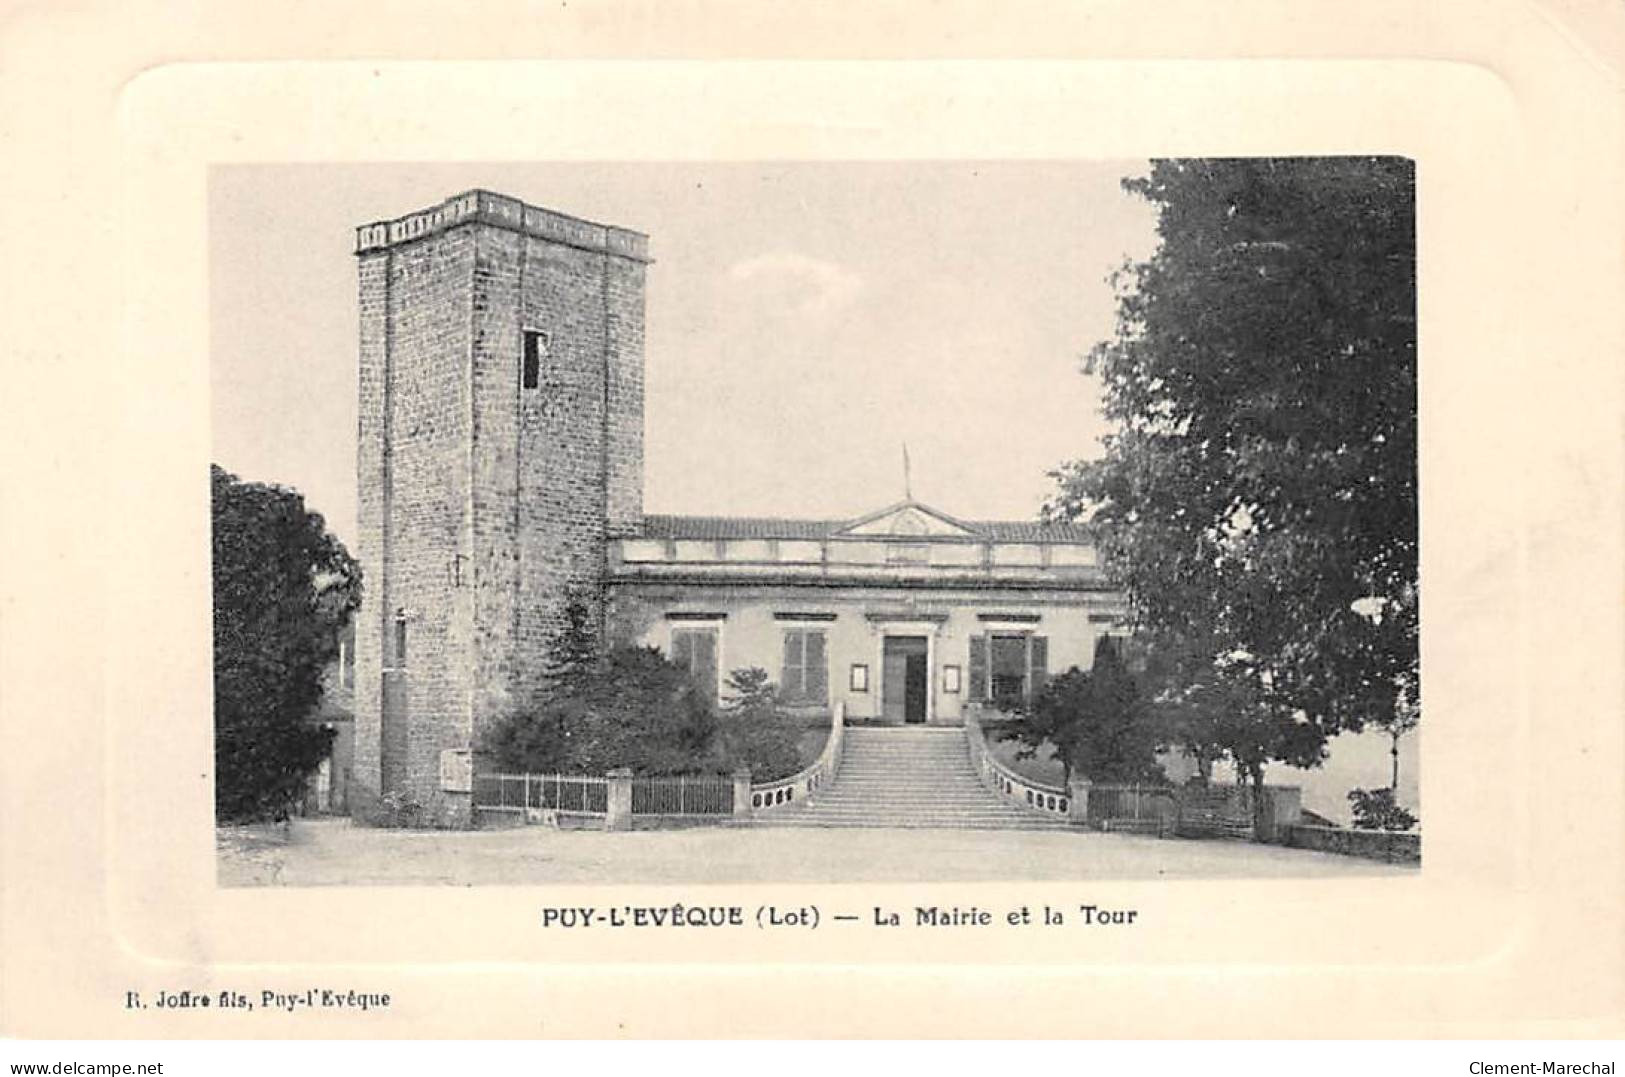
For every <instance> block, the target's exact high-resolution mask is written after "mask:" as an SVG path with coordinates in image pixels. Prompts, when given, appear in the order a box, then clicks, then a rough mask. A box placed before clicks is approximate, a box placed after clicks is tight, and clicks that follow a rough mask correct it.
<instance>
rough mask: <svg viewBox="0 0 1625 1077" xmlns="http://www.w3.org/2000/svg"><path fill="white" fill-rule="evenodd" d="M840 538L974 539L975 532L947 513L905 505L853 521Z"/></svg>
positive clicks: (904, 503) (917, 503) (925, 507)
mask: <svg viewBox="0 0 1625 1077" xmlns="http://www.w3.org/2000/svg"><path fill="white" fill-rule="evenodd" d="M835 534H837V535H843V536H851V537H853V538H877V537H880V538H975V537H976V532H974V531H972V530H971V529H970V528H969V527H967V526H965V525H964V524H962V523H960V522H959V521H958V520H955V519H954V518H953V517H952V516H949V515H948V514H947V513H945V512H938V511H937V510H936V509H933V508H931V507H930V506H929V505H921V504H920V503H919V502H917V501H904V502H901V503H899V504H896V505H891V506H889V507H887V508H884V509H881V510H880V511H879V512H872V513H870V514H869V515H867V516H864V517H861V518H859V519H857V520H854V521H853V522H852V523H850V524H847V525H846V526H845V527H843V528H841V529H840V530H839V531H837V532H835Z"/></svg>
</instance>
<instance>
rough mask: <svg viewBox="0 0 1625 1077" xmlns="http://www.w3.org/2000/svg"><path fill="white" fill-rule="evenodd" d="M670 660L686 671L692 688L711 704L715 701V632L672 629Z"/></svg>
mask: <svg viewBox="0 0 1625 1077" xmlns="http://www.w3.org/2000/svg"><path fill="white" fill-rule="evenodd" d="M671 660H672V662H673V663H675V664H676V665H679V666H682V667H684V668H685V669H687V670H688V675H689V676H690V677H691V678H692V679H693V681H694V686H695V687H696V688H698V689H699V690H700V691H701V692H703V693H705V697H706V699H708V700H710V701H711V702H712V703H713V704H715V703H716V701H717V630H716V629H714V628H674V629H672V632H671Z"/></svg>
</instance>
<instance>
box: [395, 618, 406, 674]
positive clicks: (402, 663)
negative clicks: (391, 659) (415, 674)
mask: <svg viewBox="0 0 1625 1077" xmlns="http://www.w3.org/2000/svg"><path fill="white" fill-rule="evenodd" d="M395 668H396V669H405V668H406V615H405V614H397V615H396V616H395Z"/></svg>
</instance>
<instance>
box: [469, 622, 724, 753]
mask: <svg viewBox="0 0 1625 1077" xmlns="http://www.w3.org/2000/svg"><path fill="white" fill-rule="evenodd" d="M716 734H717V719H716V716H715V715H714V714H713V713H712V711H711V708H710V705H709V704H708V703H707V702H706V700H705V698H704V697H703V696H702V695H701V694H700V693H699V692H698V691H697V690H696V689H695V687H694V685H693V683H692V682H691V681H690V680H689V676H688V671H687V670H685V669H682V668H681V667H679V666H675V665H673V664H672V663H671V662H668V661H667V660H666V659H665V657H664V656H663V655H661V653H660V652H659V651H657V650H655V649H654V648H652V647H623V648H619V649H617V650H614V651H611V652H609V653H608V654H606V655H603V656H601V657H598V658H594V659H591V660H588V661H583V662H581V663H580V664H578V665H577V666H576V667H575V668H573V669H570V670H567V671H564V672H562V673H561V674H560V675H559V676H557V677H555V678H554V679H552V680H551V681H550V682H549V683H548V684H547V685H545V686H544V687H542V688H541V689H540V690H538V692H537V693H536V695H535V697H534V698H533V699H532V700H530V701H529V702H528V703H527V704H525V705H523V706H521V707H519V708H517V709H516V710H515V711H514V712H513V713H511V714H509V715H507V716H505V717H503V718H502V719H500V720H499V721H498V722H497V723H496V724H495V726H493V728H492V731H491V733H490V734H489V735H488V736H487V737H486V738H485V741H484V743H483V745H482V747H483V750H484V751H485V752H486V753H488V754H490V755H491V756H493V757H494V758H495V760H496V762H497V764H498V766H499V767H501V768H502V769H504V770H515V771H529V772H532V773H536V772H548V771H558V772H561V773H572V774H602V773H604V772H605V771H608V770H611V769H614V768H616V767H629V768H631V769H632V771H633V772H634V773H637V774H648V775H660V774H693V773H697V772H700V771H704V770H709V769H712V767H711V766H708V764H711V763H714V754H713V745H714V742H715V740H716Z"/></svg>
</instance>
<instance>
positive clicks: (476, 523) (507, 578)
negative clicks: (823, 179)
mask: <svg viewBox="0 0 1625 1077" xmlns="http://www.w3.org/2000/svg"><path fill="white" fill-rule="evenodd" d="M644 242H645V241H644V239H643V237H642V236H640V235H638V234H636V233H629V232H624V231H621V230H618V229H606V228H604V227H603V226H600V225H591V224H588V223H587V222H582V221H577V220H575V219H573V218H568V217H563V216H562V215H558V214H554V213H551V212H550V211H546V210H539V209H537V208H535V207H531V206H525V205H523V204H522V203H518V202H515V201H514V200H512V199H506V198H502V197H501V196H496V195H491V194H488V193H486V192H469V193H468V194H465V195H461V196H458V197H456V198H453V199H450V200H448V201H447V202H446V203H443V204H442V205H441V206H440V207H436V208H435V209H432V210H427V211H423V212H421V213H418V214H413V215H410V216H408V217H405V218H401V219H399V220H397V221H392V222H385V223H383V224H378V225H368V226H364V227H363V228H361V229H359V230H358V233H357V247H358V254H359V274H360V281H361V351H360V406H361V415H360V423H359V429H358V436H359V440H358V454H357V473H358V480H359V486H360V490H359V493H360V504H359V514H358V515H359V522H360V531H361V534H360V542H359V545H358V551H357V552H358V556H359V558H360V560H361V562H362V567H363V571H364V574H365V575H364V590H363V596H364V597H363V604H362V610H361V613H360V619H359V620H358V625H359V626H360V627H359V628H358V632H357V644H356V764H355V766H356V769H355V773H356V781H357V784H358V785H359V786H361V787H363V788H364V789H371V790H374V791H376V792H377V793H380V794H388V793H397V794H400V795H401V796H402V797H404V798H406V799H408V800H410V801H412V802H414V803H415V804H417V805H419V810H420V812H421V814H420V816H419V818H420V819H423V820H424V821H430V822H436V823H440V824H442V825H466V823H467V822H468V818H467V816H468V806H469V800H468V797H467V796H466V795H457V794H449V795H448V794H445V793H442V791H441V789H440V773H439V767H440V761H441V752H442V750H443V749H476V750H477V749H478V747H479V745H480V738H481V734H482V732H483V730H484V729H485V728H486V727H487V726H488V725H489V723H490V722H491V721H492V720H493V719H495V718H497V717H499V716H501V715H502V714H504V713H507V712H508V711H509V710H510V709H511V708H512V707H513V706H514V705H516V704H517V703H519V702H520V701H522V700H523V699H524V698H525V697H526V696H527V695H528V689H529V688H530V686H532V685H534V684H535V683H536V680H537V678H538V676H539V675H540V673H541V672H542V670H543V669H544V668H545V666H546V657H547V655H546V652H547V648H548V645H549V643H550V642H551V641H552V639H553V638H554V636H555V634H556V633H557V632H558V631H559V630H560V629H561V628H562V627H563V625H564V624H565V608H566V606H567V604H568V602H569V600H570V598H571V597H572V596H574V595H580V596H581V597H582V598H583V599H585V600H587V602H588V603H589V605H590V606H591V607H592V609H593V611H594V613H595V614H597V613H598V612H599V610H600V607H599V603H600V596H601V593H602V586H603V578H604V570H605V559H606V555H607V554H606V537H607V536H608V535H610V534H624V533H629V532H635V531H636V530H637V529H639V528H641V524H642V443H643V281H644V264H643V263H644V258H643V252H644ZM526 330H536V331H540V332H541V333H543V334H545V336H546V339H547V347H546V353H545V355H544V357H543V361H542V366H541V378H540V384H539V385H538V386H537V387H536V388H535V389H527V388H524V387H523V386H522V384H521V363H522V355H523V339H524V332H525V331H526ZM399 610H404V611H405V612H406V616H407V637H408V640H407V659H406V662H405V663H404V668H403V669H399V670H397V669H395V668H394V667H395V666H396V665H399V664H398V663H394V662H392V661H391V655H392V653H393V644H394V638H395V637H394V633H395V618H396V614H397V611H399ZM402 715H404V717H402ZM355 799H356V801H357V804H358V807H359V806H360V805H361V804H362V803H363V802H365V801H366V800H367V798H366V796H365V793H363V794H362V795H361V796H359V797H357V798H355Z"/></svg>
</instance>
